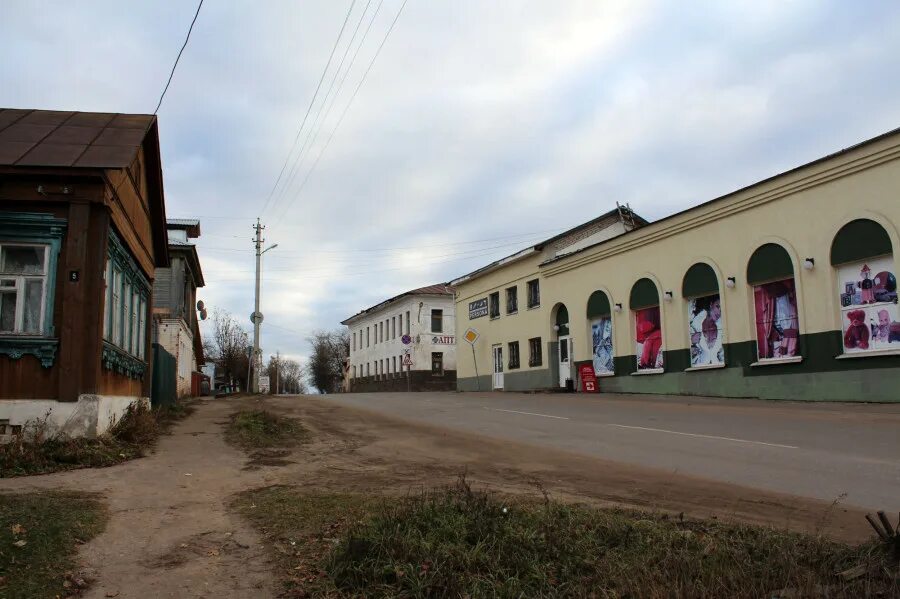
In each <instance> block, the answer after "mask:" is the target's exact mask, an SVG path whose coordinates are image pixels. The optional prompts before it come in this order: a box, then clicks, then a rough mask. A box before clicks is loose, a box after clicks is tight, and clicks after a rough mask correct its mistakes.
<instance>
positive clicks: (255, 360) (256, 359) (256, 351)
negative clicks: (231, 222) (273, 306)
mask: <svg viewBox="0 0 900 599" xmlns="http://www.w3.org/2000/svg"><path fill="white" fill-rule="evenodd" d="M253 229H254V230H255V231H256V239H254V240H253V245H254V247H255V248H256V294H255V300H254V304H253V314H251V315H250V320H251V321H252V322H253V357H252V359H251V365H252V366H253V388H252V389H251V391H252V392H253V393H259V364H260V362H261V357H262V351H261V350H260V348H259V326H260V325H261V324H262V321H263V315H262V312H260V311H259V281H260V270H261V269H260V266H261V264H262V255H263V254H265V253H266V252H268V251H269V250H271V249H274V248H276V247H278V244H277V243H276V244H274V245H271V246H269V247H267V248H266V249H262V245H263V243H264V242H265V239H263V238H262V232H263V229H265V227H264V226H263V225H261V224H260V223H259V219H258V218H257V219H256V224H255V225H254V226H253Z"/></svg>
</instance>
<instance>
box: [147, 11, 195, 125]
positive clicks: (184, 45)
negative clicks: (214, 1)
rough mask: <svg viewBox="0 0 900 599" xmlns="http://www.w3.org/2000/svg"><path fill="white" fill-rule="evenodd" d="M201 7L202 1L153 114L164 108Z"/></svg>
mask: <svg viewBox="0 0 900 599" xmlns="http://www.w3.org/2000/svg"><path fill="white" fill-rule="evenodd" d="M201 6H203V0H200V3H199V4H198V5H197V12H195V13H194V18H193V20H192V21H191V26H190V27H189V28H188V32H187V35H186V36H185V38H184V43H183V44H182V45H181V50H179V51H178V56H177V57H176V58H175V64H173V65H172V71H171V72H170V73H169V80H168V81H166V87H164V88H163V91H162V94H161V95H160V96H159V103H157V105H156V110H154V111H153V114H156V113H157V112H159V107H160V106H162V102H163V98H165V97H166V92H167V91H169V84H170V83H172V77H174V76H175V67H177V66H178V61H179V60H181V53H182V52H184V49H185V48H186V47H187V45H188V40H189V39H191V31H193V30H194V23H196V22H197V16H198V15H199V14H200V7H201Z"/></svg>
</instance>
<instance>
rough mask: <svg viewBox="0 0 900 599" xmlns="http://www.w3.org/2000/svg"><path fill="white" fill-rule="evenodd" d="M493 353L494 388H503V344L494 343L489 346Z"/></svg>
mask: <svg viewBox="0 0 900 599" xmlns="http://www.w3.org/2000/svg"><path fill="white" fill-rule="evenodd" d="M491 351H492V353H493V355H494V386H493V388H494V389H503V346H502V345H495V346H493V347H492V348H491Z"/></svg>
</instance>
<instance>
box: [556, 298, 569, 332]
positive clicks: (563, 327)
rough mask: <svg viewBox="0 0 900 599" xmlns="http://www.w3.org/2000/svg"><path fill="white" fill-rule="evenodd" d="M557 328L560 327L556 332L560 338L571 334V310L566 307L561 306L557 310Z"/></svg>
mask: <svg viewBox="0 0 900 599" xmlns="http://www.w3.org/2000/svg"><path fill="white" fill-rule="evenodd" d="M555 324H556V326H557V327H559V328H558V329H557V330H556V332H557V334H558V335H559V336H560V337H563V336H565V335H568V334H569V310H567V309H566V307H565V306H563V305H560V306H559V309H557V310H556V323H555Z"/></svg>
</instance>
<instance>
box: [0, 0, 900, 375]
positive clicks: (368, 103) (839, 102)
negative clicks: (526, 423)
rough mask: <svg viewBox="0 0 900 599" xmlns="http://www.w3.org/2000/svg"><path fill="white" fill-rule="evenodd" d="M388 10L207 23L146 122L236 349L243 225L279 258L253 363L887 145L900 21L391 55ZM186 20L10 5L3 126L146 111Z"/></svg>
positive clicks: (559, 27) (736, 5) (255, 5)
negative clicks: (10, 111)
mask: <svg viewBox="0 0 900 599" xmlns="http://www.w3.org/2000/svg"><path fill="white" fill-rule="evenodd" d="M401 3H402V0H372V1H371V2H369V1H367V0H356V1H355V2H353V1H352V0H322V1H306V0H303V1H301V0H293V1H290V0H284V1H275V0H271V1H267V2H251V1H238V0H206V2H205V3H204V5H203V8H202V10H201V12H200V16H199V19H198V21H197V24H196V26H195V28H194V32H193V34H192V37H191V40H190V44H189V45H188V47H187V49H186V50H185V52H184V55H183V57H182V59H181V62H180V64H179V65H178V70H177V71H176V73H175V77H174V80H173V82H172V85H171V88H170V89H169V92H168V94H167V96H166V98H165V102H164V103H163V105H162V108H161V109H160V111H159V121H160V138H161V145H162V155H163V168H164V177H165V191H166V203H167V207H166V209H167V212H168V215H169V216H170V217H198V218H200V220H201V221H202V230H203V236H202V238H201V239H200V240H199V246H200V249H199V251H200V255H201V260H202V262H203V268H204V274H205V277H206V281H207V285H206V288H205V289H203V290H202V292H201V295H200V296H201V298H202V299H204V300H205V301H206V303H207V305H208V306H210V307H212V308H221V309H224V310H228V311H230V312H232V313H234V314H235V315H236V316H238V317H239V319H240V320H241V321H242V322H245V323H246V324H247V327H248V329H249V327H250V323H249V319H248V318H249V314H250V312H251V311H252V309H253V253H252V246H251V243H250V238H251V235H252V229H251V225H252V223H253V222H254V219H255V218H256V217H257V216H261V217H262V219H263V222H264V224H265V225H266V226H267V229H266V231H265V234H266V239H267V242H268V243H269V244H272V243H277V244H278V247H277V248H276V249H274V250H272V251H271V252H269V253H267V254H266V256H265V260H264V271H265V276H264V287H263V305H262V309H263V312H264V313H265V316H266V321H265V324H264V325H263V349H264V351H265V352H266V353H267V354H268V353H274V352H275V351H276V350H279V351H281V352H282V353H284V354H288V355H291V356H295V357H299V358H302V357H303V356H305V355H306V354H307V352H308V348H307V344H306V342H305V337H306V336H307V335H308V334H309V332H310V331H312V330H314V329H328V328H334V327H337V326H339V325H338V323H339V322H340V321H341V320H343V319H344V318H346V317H347V316H350V315H351V314H353V313H355V312H357V311H359V310H360V309H362V308H365V307H368V306H370V305H372V304H374V303H377V302H378V301H380V300H382V299H384V298H386V297H389V296H391V295H394V294H396V293H399V292H402V291H404V290H407V289H410V288H414V287H418V286H422V285H426V284H431V283H436V282H443V281H447V280H450V279H452V278H454V277H456V276H459V275H461V274H465V273H466V272H469V271H471V270H473V269H475V268H477V267H478V266H480V265H483V264H485V263H487V262H489V261H491V260H493V259H496V258H498V257H501V256H503V255H506V254H509V253H512V252H513V251H515V250H516V249H518V248H521V247H523V246H526V245H528V244H530V243H531V242H534V241H538V240H539V239H541V238H544V237H548V236H550V235H552V234H554V233H557V232H559V231H561V230H563V229H564V228H567V227H570V226H573V225H576V224H578V223H580V222H583V221H586V220H589V219H590V218H592V217H594V216H596V215H598V214H600V213H602V212H605V211H607V210H609V209H610V208H612V207H614V206H615V202H616V201H619V202H623V203H625V202H627V203H630V204H631V206H632V208H633V209H634V210H635V211H636V212H638V213H639V214H641V215H642V216H644V217H645V218H648V219H651V220H654V219H657V218H660V217H662V216H665V215H668V214H671V213H673V212H676V211H678V210H682V209H684V208H687V207H690V206H691V205H693V204H696V203H699V202H702V201H705V200H709V199H711V198H713V197H716V196H718V195H721V194H723V193H726V192H729V191H732V190H734V189H737V188H740V187H743V186H745V185H747V184H750V183H753V182H755V181H757V180H759V179H762V178H765V177H767V176H770V175H772V174H775V173H778V172H780V171H783V170H786V169H789V168H791V167H793V166H797V165H799V164H801V163H803V162H806V161H809V160H812V159H815V158H818V157H820V156H823V155H825V154H828V153H830V152H833V151H835V150H838V149H840V148H843V147H846V146H848V145H852V144H854V143H856V142H858V141H861V140H863V139H866V138H869V137H872V136H874V135H877V134H879V133H882V132H884V131H887V130H890V129H893V128H895V127H897V126H900V102H898V101H897V100H898V98H900V78H898V77H897V73H900V35H898V34H897V33H898V31H900V3H897V2H896V1H894V0H884V1H881V2H879V1H875V0H873V1H866V2H846V1H844V0H833V1H827V0H793V1H784V0H778V1H766V0H752V1H749V0H748V1H731V0H729V1H728V2H722V1H721V0H719V1H709V2H700V1H698V2H674V1H670V2H658V1H654V0H624V1H618V0H589V1H583V2H581V1H575V0H572V1H568V0H554V1H552V2H551V1H549V0H544V1H542V2H535V1H529V2H526V1H520V2H513V1H511V0H510V1H498V2H487V1H484V0H453V1H439V0H409V1H408V3H407V4H406V5H405V7H404V8H403V11H402V13H400V16H399V19H398V20H397V22H396V26H395V27H394V29H393V31H392V32H391V33H390V35H389V36H387V37H385V34H386V32H387V31H388V28H389V27H390V25H391V23H392V21H393V20H394V19H395V18H396V17H397V15H398V11H399V9H400V8H401ZM351 6H352V10H350V12H349V17H347V15H348V9H350V8H351ZM195 8H196V4H194V2H192V1H191V2H189V1H188V0H178V1H175V0H167V1H156V0H155V1H152V2H151V1H149V0H148V1H142V2H137V1H129V2H121V1H108V2H101V1H92V0H85V1H82V2H71V1H68V0H66V1H62V0H60V1H49V0H45V1H35V0H3V2H2V7H0V51H2V56H3V59H2V60H0V105H2V106H4V107H15V108H44V109H64V110H83V111H111V112H135V113H148V112H152V111H153V109H154V107H155V106H156V103H157V101H158V99H159V95H160V92H161V91H162V88H163V86H164V84H165V81H166V78H167V76H168V73H169V70H170V68H171V66H172V63H173V61H174V59H175V56H176V55H177V53H178V49H179V48H180V47H181V44H182V42H183V40H184V35H185V33H186V31H187V28H188V25H189V24H190V21H191V18H192V17H193V14H194V10H195ZM345 18H347V21H346V26H345V28H344V31H343V35H342V36H341V37H340V39H339V41H338V43H337V46H335V40H336V39H338V32H339V31H340V30H341V26H342V23H344V20H345ZM382 42H384V46H383V49H382V51H381V52H380V54H379V55H378V57H377V60H376V61H375V62H374V64H372V67H371V70H370V71H369V72H368V76H367V77H366V78H365V81H364V82H363V85H362V86H361V87H359V92H358V93H357V94H356V96H355V98H354V99H353V101H352V103H351V102H350V100H351V97H353V92H354V90H355V89H357V87H358V86H359V83H360V81H361V80H362V78H363V74H364V73H365V72H366V69H367V67H368V66H369V65H370V63H371V61H372V58H373V56H374V55H375V52H376V50H377V48H378V47H379V45H380V44H382ZM332 48H335V51H334V57H333V59H332V62H331V66H330V68H329V69H328V70H327V72H325V75H324V77H323V69H324V68H325V65H326V63H327V61H328V59H329V55H330V53H331V52H332ZM339 66H341V68H340V70H338V67H339ZM320 78H321V79H322V85H321V87H320V89H319V93H318V96H317V97H316V100H315V102H314V103H313V105H312V109H311V111H310V112H309V116H308V118H307V122H306V124H305V126H304V127H303V128H302V129H301V128H300V125H301V122H302V121H303V118H304V115H305V114H306V113H307V108H308V107H309V106H310V102H311V100H312V98H313V95H314V93H315V90H316V87H317V84H318V82H319V81H320ZM342 115H345V116H344V117H343V119H342V120H341V117H342ZM338 125H339V126H338ZM298 132H299V133H298ZM295 140H296V145H295ZM285 164H286V165H287V166H286V168H285V169H284V172H283V175H282V176H281V179H280V181H279V173H281V172H282V167H283V166H284V165H285ZM276 181H278V184H277V186H276ZM273 190H274V192H273Z"/></svg>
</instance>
